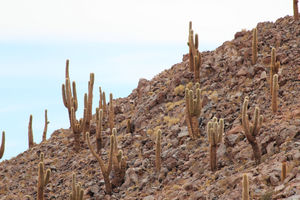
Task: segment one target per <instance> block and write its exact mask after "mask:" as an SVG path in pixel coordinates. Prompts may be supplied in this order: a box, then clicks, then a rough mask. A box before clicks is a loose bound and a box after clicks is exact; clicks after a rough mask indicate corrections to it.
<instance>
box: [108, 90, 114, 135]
mask: <svg viewBox="0 0 300 200" xmlns="http://www.w3.org/2000/svg"><path fill="white" fill-rule="evenodd" d="M108 112H109V113H108V118H109V128H110V134H112V129H113V128H114V127H115V124H114V119H115V113H114V106H113V94H112V93H110V94H109V111H108Z"/></svg>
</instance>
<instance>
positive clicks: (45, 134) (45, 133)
mask: <svg viewBox="0 0 300 200" xmlns="http://www.w3.org/2000/svg"><path fill="white" fill-rule="evenodd" d="M49 123H50V122H49V121H48V116H47V109H46V110H45V126H44V131H43V142H44V141H46V139H47V129H48V124H49Z"/></svg>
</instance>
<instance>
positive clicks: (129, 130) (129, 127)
mask: <svg viewBox="0 0 300 200" xmlns="http://www.w3.org/2000/svg"><path fill="white" fill-rule="evenodd" d="M126 132H127V133H132V132H133V131H132V128H131V121H130V119H127V126H126Z"/></svg>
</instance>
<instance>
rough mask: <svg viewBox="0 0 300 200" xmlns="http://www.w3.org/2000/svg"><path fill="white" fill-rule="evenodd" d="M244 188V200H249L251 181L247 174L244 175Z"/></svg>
mask: <svg viewBox="0 0 300 200" xmlns="http://www.w3.org/2000/svg"><path fill="white" fill-rule="evenodd" d="M242 186H243V191H242V200H249V179H248V175H247V174H243V182H242Z"/></svg>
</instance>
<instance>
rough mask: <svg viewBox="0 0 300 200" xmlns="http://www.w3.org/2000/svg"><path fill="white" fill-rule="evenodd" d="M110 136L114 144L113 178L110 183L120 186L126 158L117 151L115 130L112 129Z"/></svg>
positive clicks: (123, 175) (122, 180)
mask: <svg viewBox="0 0 300 200" xmlns="http://www.w3.org/2000/svg"><path fill="white" fill-rule="evenodd" d="M112 136H113V143H114V145H113V146H114V148H113V154H112V156H113V158H112V163H113V169H114V177H113V179H112V181H111V183H112V185H114V186H120V185H122V183H123V182H124V177H125V172H126V160H127V157H126V156H124V155H123V151H122V150H119V149H118V142H117V129H115V128H113V131H112Z"/></svg>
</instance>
